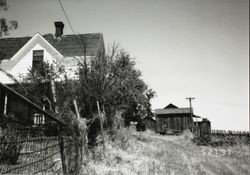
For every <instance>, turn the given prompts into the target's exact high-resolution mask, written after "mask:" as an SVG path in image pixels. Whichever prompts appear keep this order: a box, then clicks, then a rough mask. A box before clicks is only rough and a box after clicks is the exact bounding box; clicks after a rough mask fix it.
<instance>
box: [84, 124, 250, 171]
mask: <svg viewBox="0 0 250 175" xmlns="http://www.w3.org/2000/svg"><path fill="white" fill-rule="evenodd" d="M191 138H192V134H191V133H188V132H186V133H185V134H183V135H181V136H162V135H158V134H155V133H153V132H150V131H147V132H135V131H132V130H126V129H123V130H120V131H119V132H118V133H117V135H116V137H115V138H113V141H111V139H108V138H106V153H105V155H103V154H102V146H100V147H99V148H97V149H96V150H95V151H94V153H92V156H93V158H92V159H91V160H88V161H86V162H89V163H86V164H84V165H83V170H82V174H93V175H95V174H96V175H119V174H120V175H138V174H140V175H207V174H208V175H248V174H250V170H249V167H248V166H249V162H250V154H249V147H248V146H247V145H244V144H238V145H235V146H230V147H216V148H213V147H209V146H196V145H195V144H193V143H192V142H191Z"/></svg>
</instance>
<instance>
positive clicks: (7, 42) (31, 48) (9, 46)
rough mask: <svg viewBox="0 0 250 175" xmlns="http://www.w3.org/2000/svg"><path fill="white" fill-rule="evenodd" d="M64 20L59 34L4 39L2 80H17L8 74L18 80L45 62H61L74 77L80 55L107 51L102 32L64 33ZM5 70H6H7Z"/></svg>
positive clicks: (58, 24) (0, 41) (0, 58)
mask: <svg viewBox="0 0 250 175" xmlns="http://www.w3.org/2000/svg"><path fill="white" fill-rule="evenodd" d="M63 28H64V24H63V23H62V22H55V30H56V32H55V35H53V34H46V35H41V34H39V33H36V34H35V35H34V36H33V37H18V38H1V39H0V69H1V70H2V71H0V82H1V83H4V84H13V83H14V82H13V80H11V79H10V78H9V76H6V73H8V74H10V75H12V76H13V77H15V78H16V79H17V80H20V77H21V76H25V75H26V74H27V73H28V72H29V70H30V69H31V68H32V69H36V68H38V67H39V66H40V65H41V63H42V62H47V63H50V64H60V65H62V66H64V67H65V69H66V71H67V73H68V75H69V76H71V77H73V76H74V72H75V70H77V68H78V60H79V58H82V57H84V56H85V57H86V58H87V59H91V57H96V56H98V55H100V54H104V52H105V49H104V41H103V35H102V34H101V33H90V34H76V35H74V34H72V35H63ZM4 72H5V73H4Z"/></svg>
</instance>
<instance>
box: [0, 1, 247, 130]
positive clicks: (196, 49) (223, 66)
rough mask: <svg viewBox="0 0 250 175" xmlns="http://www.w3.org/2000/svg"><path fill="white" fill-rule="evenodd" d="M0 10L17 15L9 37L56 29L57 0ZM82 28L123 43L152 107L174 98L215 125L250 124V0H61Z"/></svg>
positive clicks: (9, 15) (234, 127)
mask: <svg viewBox="0 0 250 175" xmlns="http://www.w3.org/2000/svg"><path fill="white" fill-rule="evenodd" d="M7 2H8V4H9V6H10V7H9V9H8V11H7V12H1V13H0V16H1V17H6V18H8V19H9V20H12V19H13V20H17V21H18V23H19V27H18V29H17V30H15V31H11V33H10V35H9V36H8V37H22V36H33V35H34V34H35V33H36V32H39V33H41V34H46V33H53V34H54V33H55V28H54V21H63V22H64V24H65V27H64V34H72V32H71V30H70V27H69V24H68V22H67V20H66V18H65V16H64V14H63V12H62V9H61V7H60V4H59V2H58V0H7ZM61 2H62V4H63V6H64V8H65V11H66V13H67V15H68V17H69V20H70V22H71V24H72V26H73V29H74V31H75V32H77V33H96V32H100V33H103V35H104V42H105V44H106V46H108V45H111V44H112V43H113V42H116V43H119V45H120V47H121V48H124V49H125V50H126V51H127V52H128V53H129V54H130V55H131V57H134V58H135V61H136V66H137V68H138V69H140V70H141V71H142V74H143V79H144V81H145V82H146V83H147V84H148V85H149V87H150V88H152V89H153V90H154V91H156V94H157V96H156V97H155V98H154V99H153V100H152V108H153V109H156V108H163V107H165V106H166V105H168V104H169V103H173V104H175V105H176V106H178V107H188V106H189V103H188V101H187V100H186V99H185V98H186V97H195V99H194V100H193V101H192V106H193V109H194V113H195V114H196V115H199V116H202V117H204V118H208V119H209V120H210V121H211V125H212V129H227V130H229V129H230V130H248V129H249V1H248V0H105V1H103V0H70V1H68V0H61Z"/></svg>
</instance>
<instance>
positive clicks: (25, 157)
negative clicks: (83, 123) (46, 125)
mask: <svg viewBox="0 0 250 175" xmlns="http://www.w3.org/2000/svg"><path fill="white" fill-rule="evenodd" d="M82 148H83V143H82V141H81V138H80V137H67V136H63V131H61V133H60V134H59V135H56V136H46V135H45V134H44V130H43V129H41V130H38V129H36V130H34V129H32V128H30V129H29V130H27V129H26V130H25V131H20V130H19V131H16V130H15V131H13V130H12V131H8V132H6V133H5V134H4V135H2V136H1V137H0V174H75V173H76V172H78V171H80V168H81V164H82V155H83V152H82Z"/></svg>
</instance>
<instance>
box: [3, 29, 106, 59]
mask: <svg viewBox="0 0 250 175" xmlns="http://www.w3.org/2000/svg"><path fill="white" fill-rule="evenodd" d="M43 37H44V38H45V39H46V40H47V41H48V42H49V43H50V44H51V45H52V46H53V47H54V48H55V49H56V50H58V51H59V52H60V53H61V54H62V55H63V56H65V57H73V56H84V55H86V56H96V54H97V53H98V51H102V50H103V51H104V41H103V34H102V33H89V34H77V35H63V36H62V38H60V39H55V38H54V35H52V34H46V35H43ZM31 38H32V37H17V38H1V39H0V60H4V59H10V58H11V57H12V56H14V54H15V53H16V52H17V51H19V50H20V49H21V48H22V47H23V46H24V45H25V44H26V43H27V42H28V41H29V40H30V39H31ZM100 49H102V50H100Z"/></svg>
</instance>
